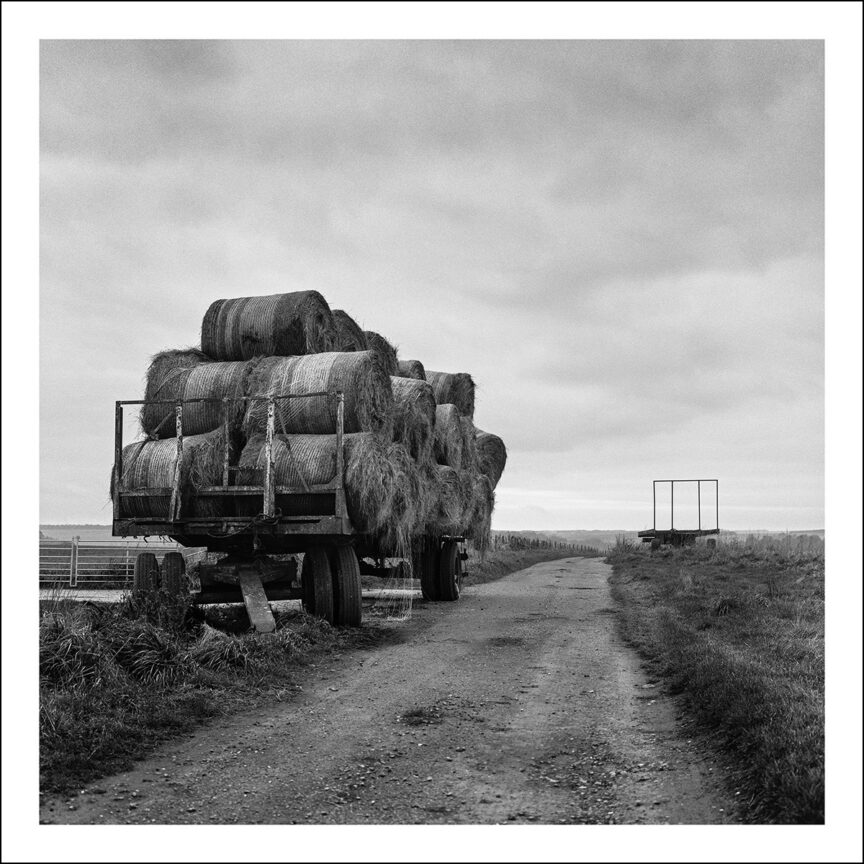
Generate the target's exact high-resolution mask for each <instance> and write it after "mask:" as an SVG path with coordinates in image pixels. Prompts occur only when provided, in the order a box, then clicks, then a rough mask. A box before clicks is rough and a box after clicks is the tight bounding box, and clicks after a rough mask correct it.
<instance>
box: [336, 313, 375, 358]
mask: <svg viewBox="0 0 864 864" xmlns="http://www.w3.org/2000/svg"><path fill="white" fill-rule="evenodd" d="M333 324H334V325H335V327H336V341H335V342H334V344H333V350H334V351H368V350H369V342H368V340H367V339H366V334H365V333H364V332H363V328H362V327H361V326H360V325H359V324H358V323H357V322H356V321H355V320H354V319H353V318H352V317H351V316H350V315H349V314H348V313H347V312H345V311H344V310H342V309H334V310H333Z"/></svg>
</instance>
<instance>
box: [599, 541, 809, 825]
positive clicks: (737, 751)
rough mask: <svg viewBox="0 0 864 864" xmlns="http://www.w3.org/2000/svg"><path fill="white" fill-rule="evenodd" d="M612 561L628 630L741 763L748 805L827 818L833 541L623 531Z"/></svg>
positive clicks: (760, 814) (774, 816)
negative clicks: (823, 546)
mask: <svg viewBox="0 0 864 864" xmlns="http://www.w3.org/2000/svg"><path fill="white" fill-rule="evenodd" d="M608 561H609V563H611V564H612V566H613V575H612V577H611V584H612V594H613V597H614V598H615V599H616V600H617V602H618V604H619V607H620V615H619V620H620V624H621V628H622V631H623V634H624V636H625V637H626V638H627V639H628V641H630V642H631V643H632V644H633V645H634V646H635V647H636V648H637V649H638V650H639V651H640V653H641V654H642V655H643V656H644V657H645V658H646V659H647V660H648V662H649V664H650V665H651V667H652V670H653V671H654V672H655V673H656V674H658V675H660V676H662V677H663V678H664V679H665V680H666V682H667V683H668V685H669V688H670V689H671V690H672V692H676V693H680V694H681V695H682V697H683V698H684V699H685V701H686V704H687V706H688V708H689V709H690V711H691V712H692V713H693V715H694V716H695V717H696V718H697V719H698V720H699V721H700V723H701V725H702V727H703V728H704V729H705V730H706V731H709V732H711V733H712V737H713V738H714V739H715V740H716V742H717V743H718V744H719V746H720V747H721V749H722V750H724V751H725V752H726V753H727V754H728V755H729V756H730V757H731V761H732V762H733V764H734V765H735V766H737V767H736V768H734V769H733V780H734V781H735V783H736V787H737V789H738V792H739V794H740V796H741V797H742V798H743V801H742V806H741V808H740V809H741V811H742V815H743V816H744V817H745V818H747V819H748V820H749V821H752V822H758V823H777V824H822V823H824V819H825V809H824V656H825V649H824V552H823V551H821V550H817V551H813V550H803V551H798V552H796V551H790V550H780V549H777V548H771V546H770V545H765V544H763V545H762V546H759V545H743V546H739V545H737V544H729V545H724V544H721V545H720V546H718V547H717V549H716V550H713V551H712V550H711V549H708V548H706V547H704V546H694V547H689V548H683V549H675V550H672V549H668V550H667V549H661V550H658V551H656V552H654V553H651V552H650V551H649V550H648V549H647V548H645V547H642V548H638V547H635V546H633V545H631V544H627V543H620V544H619V545H618V546H617V547H616V548H615V549H614V550H613V551H612V553H611V554H610V555H609V558H608Z"/></svg>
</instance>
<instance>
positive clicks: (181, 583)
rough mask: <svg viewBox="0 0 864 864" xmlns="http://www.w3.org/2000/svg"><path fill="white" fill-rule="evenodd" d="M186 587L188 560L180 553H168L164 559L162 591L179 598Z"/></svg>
mask: <svg viewBox="0 0 864 864" xmlns="http://www.w3.org/2000/svg"><path fill="white" fill-rule="evenodd" d="M185 587H186V559H185V558H184V557H183V555H182V554H181V553H180V552H166V553H165V557H164V558H163V559H162V590H163V591H164V592H165V593H166V594H167V595H168V596H169V597H179V596H180V595H181V594H182V593H183V589H184V588H185Z"/></svg>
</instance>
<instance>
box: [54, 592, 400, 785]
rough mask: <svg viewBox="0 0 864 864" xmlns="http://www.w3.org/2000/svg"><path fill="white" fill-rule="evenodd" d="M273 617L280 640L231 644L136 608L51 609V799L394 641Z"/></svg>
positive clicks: (307, 619)
mask: <svg viewBox="0 0 864 864" xmlns="http://www.w3.org/2000/svg"><path fill="white" fill-rule="evenodd" d="M225 609H227V610H230V609H231V607H225ZM274 614H275V617H276V620H277V625H278V627H277V630H276V633H275V634H273V635H270V636H259V635H257V634H255V633H250V632H246V633H242V634H239V635H232V634H230V633H226V632H223V630H221V629H216V628H214V627H211V626H209V625H208V624H206V623H203V622H201V621H193V622H191V623H190V622H189V621H188V620H187V622H186V623H185V624H184V625H183V626H173V627H172V626H166V625H165V623H164V622H162V623H151V622H150V621H148V620H146V618H145V619H141V618H137V617H135V615H134V610H131V609H130V608H129V604H128V603H125V604H123V603H121V604H113V605H105V606H98V605H96V604H92V603H88V604H81V603H72V602H68V601H62V600H61V601H55V602H53V603H51V604H48V608H46V609H43V612H42V616H41V621H40V629H39V640H40V710H39V727H40V729H39V732H40V780H41V789H42V792H43V793H44V794H52V793H53V794H56V793H61V792H65V791H67V790H69V789H74V788H81V787H83V785H84V784H86V783H89V782H91V781H92V780H94V779H96V778H98V777H101V776H105V775H107V774H111V773H115V772H118V771H124V770H127V769H128V768H130V767H131V766H132V763H133V762H134V761H135V760H136V759H140V758H142V757H143V756H145V755H147V753H149V752H150V751H151V750H152V749H153V748H154V747H155V746H156V745H157V744H158V743H160V742H161V741H164V740H167V739H169V738H172V737H174V736H176V735H178V734H180V733H182V732H186V731H189V730H191V729H193V728H195V727H196V726H198V725H200V724H201V723H202V722H205V721H206V720H208V719H209V718H212V717H217V716H224V715H228V714H232V713H235V712H237V711H241V710H246V709H249V708H252V707H255V706H256V705H259V704H262V703H264V702H270V701H274V700H277V701H281V700H282V699H286V698H289V697H290V695H291V693H292V692H293V691H294V690H295V689H297V688H296V685H295V683H294V680H295V677H296V675H297V672H298V670H299V669H300V667H303V666H306V665H309V664H310V663H312V662H314V660H315V659H316V658H318V657H320V656H323V655H325V654H327V653H330V652H333V651H337V650H340V649H343V648H348V647H371V646H372V645H374V644H376V642H377V641H380V639H381V638H382V635H383V634H382V633H381V632H380V630H378V629H377V628H375V627H374V626H373V627H364V628H352V629H346V630H337V629H335V628H333V627H331V626H330V625H329V624H327V623H326V622H325V621H322V620H321V619H319V618H315V617H313V616H311V615H307V614H305V613H304V612H303V611H302V610H299V609H290V610H285V609H280V608H279V605H278V604H277V605H275V606H274Z"/></svg>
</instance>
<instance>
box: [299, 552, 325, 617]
mask: <svg viewBox="0 0 864 864" xmlns="http://www.w3.org/2000/svg"><path fill="white" fill-rule="evenodd" d="M300 578H301V580H302V582H303V605H304V607H305V608H306V611H307V612H309V613H311V614H312V615H317V616H318V617H319V618H323V619H324V620H325V621H329V622H330V623H331V624H332V623H333V579H332V576H331V573H330V561H329V559H328V558H327V550H326V549H325V548H324V547H323V546H312V547H310V548H309V549H307V550H306V554H305V555H304V556H303V570H302V573H301V576H300Z"/></svg>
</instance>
